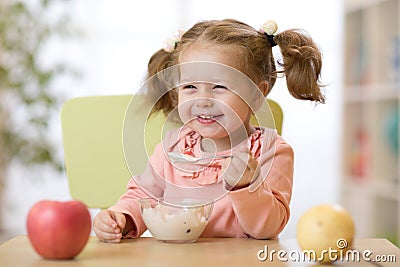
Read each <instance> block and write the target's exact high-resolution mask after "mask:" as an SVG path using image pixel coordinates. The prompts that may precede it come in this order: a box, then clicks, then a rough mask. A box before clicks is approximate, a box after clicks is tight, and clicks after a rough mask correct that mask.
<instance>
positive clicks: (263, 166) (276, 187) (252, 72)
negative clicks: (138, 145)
mask: <svg viewBox="0 0 400 267" xmlns="http://www.w3.org/2000/svg"><path fill="white" fill-rule="evenodd" d="M276 28H277V27H276V24H275V23H274V22H271V21H269V22H267V23H265V24H264V25H263V27H262V28H261V30H259V31H257V30H255V29H254V28H252V27H250V26H249V25H247V24H245V23H242V22H240V21H237V20H233V19H225V20H211V21H202V22H199V23H197V24H195V25H194V26H193V27H192V28H191V29H189V30H188V31H186V32H185V33H184V34H183V35H182V36H181V38H180V39H179V40H176V42H174V43H172V44H170V45H169V46H167V47H165V48H164V49H161V50H159V51H157V52H156V53H155V54H154V55H153V56H152V57H151V59H150V61H149V64H148V78H149V79H150V78H151V77H153V76H154V75H155V74H158V73H161V72H163V71H165V70H167V69H169V68H173V67H176V66H178V67H179V79H180V84H179V85H177V86H176V87H175V88H173V89H171V90H168V91H166V92H162V93H160V95H161V96H162V97H161V98H160V99H159V100H158V101H157V102H156V104H155V106H154V109H155V111H163V112H164V113H165V114H166V115H168V114H170V113H171V112H172V111H175V110H176V109H177V112H178V114H179V117H180V119H181V120H182V122H183V126H182V127H181V128H179V129H176V130H172V131H170V132H168V133H167V134H166V137H165V139H164V140H163V141H162V143H161V144H159V145H158V146H157V147H156V149H155V151H154V153H153V155H152V156H151V157H150V159H149V164H148V166H147V168H146V170H145V171H144V173H143V174H142V175H138V176H135V177H134V179H130V181H129V183H128V188H127V191H126V193H125V194H124V195H122V196H121V198H120V199H119V200H118V202H117V203H116V205H115V206H113V207H110V208H109V209H107V210H102V211H100V212H99V213H98V214H97V215H96V216H95V218H94V225H93V229H94V231H95V233H96V235H97V237H98V238H99V239H100V240H101V241H105V242H120V241H121V238H127V237H128V238H136V237H139V236H141V234H142V233H143V232H144V231H145V230H146V227H145V224H144V222H143V219H142V217H141V214H140V210H139V205H138V199H139V198H144V197H148V196H149V195H150V196H166V195H168V196H192V197H196V196H200V195H203V196H204V195H207V193H206V192H208V191H207V190H210V191H209V192H214V193H210V195H212V198H213V199H214V200H215V202H214V208H213V212H212V215H211V218H210V220H209V223H208V225H207V227H206V229H205V230H204V232H203V233H202V237H252V238H257V239H268V238H274V237H277V236H278V234H279V233H280V232H281V231H282V230H283V228H284V227H285V225H286V223H287V222H288V219H289V215H290V211H289V203H290V199H291V194H292V184H293V158H294V156H293V150H292V148H291V147H290V146H289V145H288V144H287V143H286V142H285V141H284V140H283V139H282V137H281V136H279V135H278V134H277V133H276V131H275V130H272V129H268V128H266V127H260V126H253V125H251V124H250V117H251V116H252V114H253V113H254V111H255V110H256V109H257V105H256V104H254V103H253V102H254V101H253V100H252V99H254V95H257V94H255V93H254V92H252V91H251V89H249V88H250V87H251V85H249V86H247V85H246V86H245V85H243V84H245V82H243V80H244V79H240V74H243V76H245V77H246V78H247V79H249V80H250V81H251V83H252V84H253V85H254V87H255V88H256V89H257V92H258V94H261V95H262V97H263V99H264V98H265V97H266V96H267V95H268V93H269V92H270V91H271V89H272V87H273V86H274V84H275V80H276V78H277V76H278V74H280V73H282V74H284V75H285V77H286V81H287V87H288V90H289V92H290V93H291V95H292V96H294V97H295V98H298V99H304V100H311V101H316V102H321V103H324V101H325V99H324V96H323V95H322V93H321V91H320V87H321V85H320V83H319V77H320V71H321V53H320V51H319V49H318V48H317V46H316V45H315V44H314V42H313V41H312V39H311V38H310V37H309V36H308V35H306V34H305V33H304V32H301V31H299V30H287V31H284V32H281V33H278V34H275V35H274V33H275V31H276ZM275 45H278V46H279V47H280V50H281V53H282V57H283V62H279V65H280V66H281V67H282V70H279V71H277V70H276V67H275V59H274V57H273V54H272V47H273V46H275ZM196 62H198V64H200V65H199V66H198V65H196V64H197V63H196ZM191 64H195V65H194V66H197V67H195V68H190V66H191ZM204 64H205V65H204ZM188 66H189V67H188ZM204 70H208V71H209V72H207V71H206V73H208V74H210V75H207V74H206V75H205V76H207V79H203V77H202V78H201V79H199V78H198V77H195V76H196V75H200V76H202V75H201V74H199V73H200V72H203V71H204ZM232 71H233V74H232ZM234 71H236V72H237V74H235V72H234ZM226 73H231V74H226ZM219 74H220V75H219ZM224 75H227V76H228V78H229V77H230V78H232V79H233V80H235V79H236V80H235V82H234V83H232V82H229V81H227V79H221V76H224ZM192 76H194V77H192ZM203 76H204V75H203ZM238 77H239V79H238ZM238 84H241V85H240V86H239V85H238ZM247 84H250V83H247ZM243 88H246V90H244V89H243ZM149 89H151V90H154V91H153V92H149V93H150V94H153V95H157V93H155V91H156V90H160V89H159V88H157V86H153V87H151V86H150V87H149ZM253 104H254V105H253ZM166 151H173V152H177V153H183V154H187V155H190V156H194V157H200V156H205V155H217V156H221V155H228V156H232V157H229V158H227V159H221V158H218V159H217V158H215V160H213V161H212V163H210V164H209V165H208V166H206V167H204V169H201V170H192V171H190V170H182V169H181V168H178V167H177V166H175V165H174V164H173V163H171V161H170V159H169V158H168V157H167V156H166ZM143 177H145V178H146V180H143ZM149 177H150V178H154V180H153V181H156V180H157V179H158V178H160V181H162V180H164V181H166V182H164V183H162V184H160V185H157V183H156V182H153V183H150V184H149V183H147V185H146V181H149ZM157 181H158V180H157ZM167 182H168V183H167ZM178 187H179V188H180V189H181V190H176V188H178ZM190 188H194V189H193V190H192V191H191V190H190ZM216 188H217V189H216ZM195 189H196V190H197V191H196V190H195ZM185 190H186V191H185ZM218 190H219V191H218ZM221 190H222V191H223V192H224V193H222V191H221ZM215 192H217V193H215ZM210 195H208V196H210Z"/></svg>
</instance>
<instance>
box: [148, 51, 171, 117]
mask: <svg viewBox="0 0 400 267" xmlns="http://www.w3.org/2000/svg"><path fill="white" fill-rule="evenodd" d="M171 65H172V63H171V53H170V52H167V51H165V49H160V50H158V51H157V52H156V53H154V54H153V56H152V57H151V58H150V60H149V63H148V65H147V84H146V86H147V88H146V89H147V100H148V101H149V103H150V104H151V105H152V106H153V108H152V110H151V114H153V113H157V112H158V111H162V112H163V113H164V114H165V115H166V116H167V115H168V114H169V113H170V112H171V111H172V110H173V109H174V108H175V106H176V105H177V103H178V100H177V95H176V93H175V91H174V90H171V89H172V88H171V86H172V85H171V83H170V82H169V81H168V80H167V79H166V77H165V73H166V71H164V70H166V69H167V68H168V67H170V66H171Z"/></svg>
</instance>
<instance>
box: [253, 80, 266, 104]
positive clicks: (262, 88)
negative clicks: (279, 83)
mask: <svg viewBox="0 0 400 267" xmlns="http://www.w3.org/2000/svg"><path fill="white" fill-rule="evenodd" d="M257 87H258V89H260V91H261V94H262V95H263V96H264V97H260V96H261V94H255V96H254V97H255V98H254V99H253V101H254V102H253V103H254V111H258V109H260V107H261V106H262V104H263V101H265V97H266V96H267V94H268V93H269V90H270V87H269V82H267V81H265V80H264V81H261V82H259V83H258V86H257Z"/></svg>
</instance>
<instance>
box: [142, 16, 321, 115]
mask: <svg viewBox="0 0 400 267" xmlns="http://www.w3.org/2000/svg"><path fill="white" fill-rule="evenodd" d="M274 41H275V43H276V44H277V45H278V46H279V48H280V50H281V53H282V59H283V62H278V64H279V65H280V66H281V68H282V70H279V71H277V70H276V65H275V59H274V56H273V53H272V47H271V45H270V43H269V41H268V38H267V36H266V35H265V34H264V33H261V32H259V31H257V30H256V29H254V28H253V27H251V26H249V25H247V24H245V23H243V22H240V21H237V20H234V19H224V20H208V21H201V22H198V23H196V24H195V25H194V26H193V27H192V28H190V29H189V30H188V31H186V32H185V33H184V35H183V36H182V38H181V40H180V42H179V43H177V45H176V48H175V49H174V50H173V51H172V52H166V51H164V50H163V49H160V50H159V51H157V52H156V53H155V54H154V55H153V56H152V57H151V58H150V61H149V63H148V73H147V78H150V77H152V76H153V75H155V74H157V73H158V72H160V71H162V70H164V69H166V68H168V67H172V66H174V65H177V64H179V56H180V54H181V53H182V52H183V51H185V50H186V49H188V48H189V47H190V46H191V45H193V44H194V43H205V44H208V45H217V46H226V45H230V46H231V47H230V48H229V51H232V52H233V53H236V54H237V56H239V57H240V60H238V62H240V63H239V66H238V67H239V70H240V71H241V72H243V73H244V74H246V75H247V76H248V77H249V78H250V79H252V80H253V82H254V83H255V84H258V83H259V82H261V81H267V82H268V83H269V90H271V89H272V87H273V86H274V84H275V81H276V78H277V75H278V74H279V73H282V74H284V76H285V77H286V83H287V88H288V90H289V92H290V94H291V95H292V96H293V97H295V98H297V99H302V100H311V101H316V102H320V103H325V97H324V96H323V94H322V93H321V87H322V85H321V84H320V80H319V79H320V73H321V67H322V57H321V52H320V50H319V48H318V47H317V45H316V44H315V43H314V42H313V40H312V38H311V37H310V36H309V35H308V34H306V33H305V32H304V31H301V30H295V29H293V30H286V31H283V32H280V33H278V34H276V35H275V36H274ZM151 87H152V88H150V89H151V90H157V88H156V86H151ZM176 105H177V95H176V92H175V91H174V90H168V92H167V93H165V94H164V95H163V96H162V97H161V98H160V99H159V100H158V101H157V103H156V104H155V106H154V110H153V112H156V111H163V112H164V113H165V114H169V113H170V112H171V111H172V110H173V109H174V108H175V107H176Z"/></svg>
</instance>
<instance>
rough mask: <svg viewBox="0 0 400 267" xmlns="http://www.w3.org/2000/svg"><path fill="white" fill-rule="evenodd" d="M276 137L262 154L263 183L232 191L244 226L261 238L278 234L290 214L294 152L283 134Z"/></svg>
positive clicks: (232, 196) (239, 219)
mask: <svg viewBox="0 0 400 267" xmlns="http://www.w3.org/2000/svg"><path fill="white" fill-rule="evenodd" d="M275 137H276V138H274V139H275V140H274V141H273V142H268V143H269V144H267V145H266V146H265V148H264V149H263V151H262V153H261V155H260V158H259V164H260V174H259V175H261V177H259V179H260V178H261V179H264V181H263V182H262V183H261V185H260V186H258V187H257V189H256V190H254V191H251V192H250V191H249V189H248V188H243V189H240V190H236V191H231V192H230V193H229V197H230V198H231V201H232V205H233V209H234V212H235V214H236V218H237V220H238V222H239V224H240V226H241V227H242V230H243V231H244V232H245V233H246V234H247V235H249V236H251V237H253V238H257V239H268V238H274V237H276V236H277V235H278V234H279V233H280V232H281V231H282V230H283V228H284V227H285V225H286V224H287V222H288V220H289V216H290V210H289V203H290V199H291V194H292V186H293V159H294V155H293V150H292V148H291V147H290V146H289V145H288V144H287V143H286V142H285V141H284V140H283V139H282V138H281V137H280V136H278V135H275Z"/></svg>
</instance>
